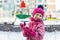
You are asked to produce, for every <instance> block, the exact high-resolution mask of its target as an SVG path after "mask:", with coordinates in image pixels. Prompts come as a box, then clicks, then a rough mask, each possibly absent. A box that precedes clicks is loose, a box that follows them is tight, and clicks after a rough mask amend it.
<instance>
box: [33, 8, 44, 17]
mask: <svg viewBox="0 0 60 40" xmlns="http://www.w3.org/2000/svg"><path fill="white" fill-rule="evenodd" d="M36 13H40V14H42V17H43V16H44V10H43V9H41V8H35V9H34V11H33V13H32V15H33V16H34V15H35V14H36Z"/></svg>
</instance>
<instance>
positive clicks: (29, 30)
mask: <svg viewBox="0 0 60 40" xmlns="http://www.w3.org/2000/svg"><path fill="white" fill-rule="evenodd" d="M43 16H44V10H43V9H42V8H35V9H34V11H33V13H32V17H31V18H30V23H29V27H27V26H25V25H26V23H25V22H24V24H22V23H20V26H21V28H22V31H23V35H24V36H25V37H27V40H43V36H44V31H45V30H44V23H43V20H42V19H43Z"/></svg>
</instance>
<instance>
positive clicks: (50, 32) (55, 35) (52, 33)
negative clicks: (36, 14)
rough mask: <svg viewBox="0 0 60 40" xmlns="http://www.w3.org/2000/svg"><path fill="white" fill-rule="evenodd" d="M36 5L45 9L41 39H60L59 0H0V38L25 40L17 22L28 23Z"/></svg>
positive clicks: (4, 39)
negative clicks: (42, 37) (43, 29)
mask: <svg viewBox="0 0 60 40" xmlns="http://www.w3.org/2000/svg"><path fill="white" fill-rule="evenodd" d="M38 5H42V6H43V7H44V11H45V15H44V18H43V21H44V24H45V35H44V39H43V40H60V37H59V36H60V0H0V40H26V38H25V37H23V35H22V32H21V28H20V26H19V24H20V23H23V22H26V23H27V24H28V23H29V21H30V20H29V18H30V17H31V13H32V11H33V9H34V8H36V7H38Z"/></svg>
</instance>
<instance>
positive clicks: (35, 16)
mask: <svg viewBox="0 0 60 40" xmlns="http://www.w3.org/2000/svg"><path fill="white" fill-rule="evenodd" d="M34 19H35V20H38V19H42V15H41V14H40V13H36V14H35V15H34Z"/></svg>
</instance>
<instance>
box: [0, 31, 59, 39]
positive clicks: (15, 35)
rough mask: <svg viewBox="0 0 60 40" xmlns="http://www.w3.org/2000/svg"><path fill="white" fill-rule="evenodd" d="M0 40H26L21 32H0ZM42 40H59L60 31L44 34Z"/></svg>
mask: <svg viewBox="0 0 60 40" xmlns="http://www.w3.org/2000/svg"><path fill="white" fill-rule="evenodd" d="M0 40H26V37H23V35H22V32H2V31H0ZM44 40H60V31H59V32H58V31H56V32H45V36H44Z"/></svg>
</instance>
